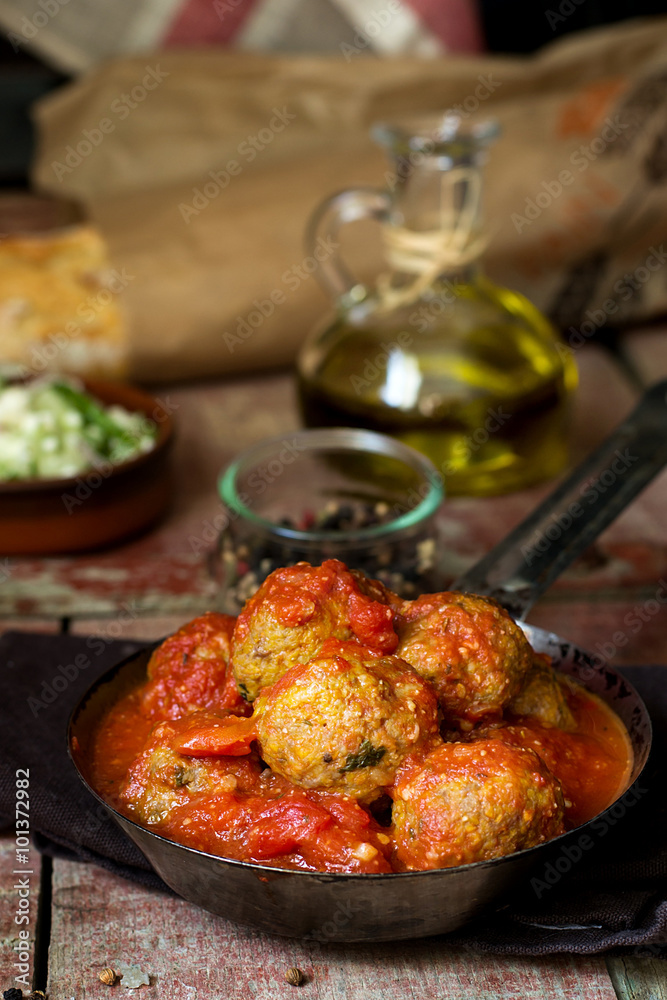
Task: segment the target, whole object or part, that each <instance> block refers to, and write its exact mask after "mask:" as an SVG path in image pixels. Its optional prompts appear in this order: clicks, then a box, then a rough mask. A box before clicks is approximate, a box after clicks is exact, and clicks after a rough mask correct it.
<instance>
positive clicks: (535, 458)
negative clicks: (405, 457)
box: [298, 116, 577, 495]
mask: <svg viewBox="0 0 667 1000" xmlns="http://www.w3.org/2000/svg"><path fill="white" fill-rule="evenodd" d="M438 128H439V129H440V132H438ZM494 132H495V130H493V129H491V127H490V126H487V128H486V131H484V129H483V128H482V129H481V130H480V127H478V129H477V131H474V130H473V131H467V132H462V131H461V123H460V122H459V121H458V120H457V121H456V122H452V121H451V120H450V118H449V117H448V116H447V117H446V118H445V119H444V120H441V122H440V124H439V126H438V125H437V124H436V125H431V127H430V130H425V129H424V128H422V129H421V131H419V132H417V133H415V132H414V131H410V130H409V129H405V128H391V129H387V128H385V127H380V128H379V129H378V130H376V133H377V134H379V135H380V138H381V139H382V140H383V141H385V143H386V144H387V145H389V146H390V149H391V150H392V152H393V153H394V155H395V156H396V157H397V159H398V165H397V172H396V177H397V178H398V182H397V184H396V186H395V190H394V192H393V193H391V194H389V193H388V192H370V191H350V192H344V193H343V194H342V195H338V196H336V197H335V199H332V201H331V202H329V204H328V205H325V207H324V210H323V211H322V212H321V213H320V217H319V220H317V221H316V224H315V226H314V228H313V234H312V238H313V239H316V238H317V236H318V235H321V234H322V233H323V232H326V231H329V232H331V231H332V230H333V229H334V227H335V225H336V224H337V222H338V219H339V217H340V216H342V218H343V219H344V220H348V219H349V218H352V217H356V218H358V217H361V216H363V215H368V214H372V215H374V217H376V218H380V219H381V221H383V222H384V233H385V242H386V246H387V249H388V256H389V261H390V264H391V265H392V268H393V270H392V274H391V275H390V276H389V277H387V276H382V277H381V278H380V279H379V280H378V284H377V288H376V289H375V290H367V289H364V288H362V287H361V286H359V285H354V284H352V283H351V282H350V279H349V278H348V277H347V274H346V272H345V271H344V270H343V268H342V266H341V265H340V264H339V262H338V261H337V260H336V259H335V258H333V259H332V260H330V261H327V262H326V265H325V267H324V269H323V277H324V278H325V279H326V281H327V283H328V285H329V286H330V287H331V288H332V289H333V290H334V293H335V294H337V301H338V312H337V315H336V317H335V318H334V319H333V320H331V321H330V322H328V323H327V324H326V325H325V326H324V327H323V328H321V329H320V330H318V331H316V332H315V334H314V335H313V336H311V338H310V339H309V340H308V341H307V342H306V344H305V345H304V348H303V349H302V351H301V355H300V357H299V361H298V392H299V401H300V406H301V410H302V415H303V419H304V422H305V423H306V424H307V426H310V427H318V426H363V427H368V428H371V429H373V430H377V431H381V432H383V433H386V434H390V435H393V436H394V437H397V438H399V439H400V440H402V441H404V442H405V443H406V444H409V445H412V446H413V447H414V448H416V449H418V450H419V451H421V452H423V453H424V454H426V455H427V456H428V457H429V458H430V459H431V460H432V461H433V463H434V465H435V466H436V468H437V469H438V471H439V472H440V473H441V474H442V475H443V477H444V480H445V489H446V492H447V493H448V494H449V495H460V494H463V495H490V494H496V493H504V492H508V491H511V490H515V489H520V488H522V487H525V486H528V485H532V484H534V483H537V482H540V481H542V480H545V479H548V478H551V477H553V476H555V475H557V474H558V472H559V471H560V470H561V469H562V467H563V466H564V464H565V463H566V461H567V426H568V411H569V400H570V397H571V395H572V392H573V390H574V388H575V386H576V380H577V375H576V368H575V366H574V362H573V360H572V357H571V352H569V351H568V350H567V348H565V346H564V345H562V344H561V343H560V341H559V339H558V337H557V334H556V332H555V330H554V329H553V327H552V326H551V324H550V323H549V322H548V321H547V320H546V319H545V318H544V316H542V315H541V313H540V312H539V311H538V310H537V309H536V308H535V307H534V306H533V305H532V304H531V303H530V302H529V301H528V300H527V299H526V298H524V297H523V296H522V295H519V294H518V293H515V292H512V291H510V290H508V289H504V288H500V287H498V286H496V285H494V284H492V283H491V282H490V281H488V280H487V279H486V278H484V277H483V276H482V275H481V273H480V269H479V264H478V259H477V258H478V257H479V254H480V246H481V241H480V237H479V229H478V208H479V185H478V183H476V180H475V178H478V177H479V166H480V157H481V152H482V150H483V148H484V146H485V144H486V143H487V142H488V141H489V139H490V138H491V137H492V135H493V134H494ZM416 138H417V139H419V142H416ZM419 143H421V145H422V155H421V156H420V157H416V156H415V155H414V150H415V149H419ZM457 171H458V173H457ZM443 181H444V183H443ZM436 223H440V226H439V227H438V225H436Z"/></svg>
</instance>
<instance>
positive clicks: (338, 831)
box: [118, 712, 391, 873]
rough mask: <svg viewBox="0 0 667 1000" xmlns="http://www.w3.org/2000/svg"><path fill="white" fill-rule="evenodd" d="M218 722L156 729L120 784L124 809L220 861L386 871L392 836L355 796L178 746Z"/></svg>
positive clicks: (193, 719) (205, 718) (200, 717)
mask: <svg viewBox="0 0 667 1000" xmlns="http://www.w3.org/2000/svg"><path fill="white" fill-rule="evenodd" d="M226 718H227V719H229V718H230V716H227V717H226ZM224 722H225V719H221V718H220V717H219V716H212V715H210V714H209V713H207V712H193V713H192V714H190V715H188V716H187V717H184V718H182V719H178V720H176V721H174V722H161V723H159V724H158V725H157V726H154V727H153V730H152V732H151V733H150V736H149V737H148V739H147V740H146V743H145V746H144V749H143V750H142V752H141V753H140V754H139V756H138V757H137V758H136V760H135V761H134V763H133V764H132V765H131V767H130V770H129V773H128V776H127V779H126V780H125V782H124V784H123V786H122V789H121V792H120V796H119V803H118V805H119V807H120V808H121V809H122V811H123V812H124V813H125V814H126V815H128V816H129V817H130V818H132V819H134V820H135V821H137V822H140V823H142V824H143V825H145V826H147V827H149V828H152V829H154V830H157V831H159V832H160V833H161V834H162V835H163V836H166V837H170V838H173V839H174V840H177V841H178V842H179V843H182V844H185V845H187V846H190V847H195V848H197V849H199V850H204V851H210V852H211V853H213V854H219V855H221V856H223V857H229V858H237V859H239V860H248V859H249V858H250V859H252V860H254V861H258V862H266V861H270V862H271V863H272V864H277V865H279V866H280V867H283V868H306V869H312V870H320V871H356V872H366V873H374V872H388V871H391V867H390V864H389V861H388V860H387V857H386V855H388V854H389V852H390V845H391V838H390V837H389V836H388V835H387V833H386V832H384V831H383V830H382V828H381V827H380V826H378V824H377V823H376V822H375V821H374V820H373V818H372V816H370V814H369V813H367V812H366V810H365V809H363V808H362V807H361V806H360V805H359V804H358V803H357V802H356V801H355V800H354V799H351V798H349V797H347V796H343V795H335V794H331V793H326V792H311V791H308V792H305V791H303V789H300V788H296V787H295V786H294V785H293V784H292V783H291V782H289V781H287V780H286V779H285V778H283V777H281V776H280V775H277V774H273V773H272V772H271V771H269V770H268V769H263V768H262V765H261V762H260V760H259V758H258V757H257V755H256V754H253V755H251V756H250V757H248V756H244V757H227V756H224V757H212V756H211V757H204V758H202V759H192V757H190V756H187V757H186V756H183V755H182V754H180V753H179V752H178V748H179V747H180V746H181V745H183V744H186V745H187V744H189V743H190V742H192V739H193V736H194V737H195V738H196V736H197V734H198V733H199V732H201V731H208V732H212V731H214V729H215V727H216V726H217V725H219V724H221V723H224Z"/></svg>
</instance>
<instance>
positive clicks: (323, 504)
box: [215, 428, 444, 614]
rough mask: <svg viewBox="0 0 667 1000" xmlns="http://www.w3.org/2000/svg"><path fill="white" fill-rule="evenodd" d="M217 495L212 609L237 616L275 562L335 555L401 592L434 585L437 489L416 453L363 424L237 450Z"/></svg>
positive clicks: (434, 476) (438, 480)
mask: <svg viewBox="0 0 667 1000" xmlns="http://www.w3.org/2000/svg"><path fill="white" fill-rule="evenodd" d="M219 491H220V495H221V497H222V500H223V502H224V504H225V506H226V509H227V515H228V521H227V525H226V527H225V528H224V529H223V530H222V532H221V534H220V536H219V539H218V545H217V552H216V558H215V574H216V576H217V578H218V580H219V582H220V599H219V601H218V607H219V608H220V610H222V611H224V612H226V613H228V614H237V613H238V612H239V611H240V610H241V608H242V607H243V605H244V603H245V601H246V600H247V599H248V598H249V597H250V596H252V594H253V593H254V592H255V590H256V589H257V587H258V586H259V585H260V584H261V583H262V581H263V580H264V579H265V578H266V577H267V576H268V574H269V573H271V572H272V571H273V570H274V569H276V568H277V567H279V566H289V565H293V564H294V563H297V562H300V561H306V562H310V563H312V564H314V565H319V564H320V563H321V562H322V561H323V560H325V559H332V558H333V559H340V560H341V561H342V562H344V563H345V564H346V565H347V566H348V567H349V568H350V569H360V570H362V571H363V572H364V573H366V574H367V575H368V576H372V577H375V578H376V579H380V580H382V581H383V583H385V584H386V585H387V586H388V587H390V588H391V589H392V590H393V591H395V592H396V593H398V594H400V595H401V596H403V597H414V596H415V595H416V594H419V593H426V592H429V591H436V590H438V589H442V587H441V573H440V570H439V565H438V545H437V538H436V524H435V520H434V515H435V513H436V511H437V510H438V508H439V507H440V505H441V503H442V500H443V497H444V488H443V482H442V477H441V476H440V475H439V473H438V472H437V471H436V469H435V468H434V466H433V465H432V463H431V462H430V461H429V460H428V459H427V458H425V457H424V456H423V455H421V454H419V453H418V452H416V451H415V450H414V449H412V448H410V447H408V446H407V445H404V444H402V443H401V442H400V441H396V440H394V439H392V438H389V437H386V436H385V435H383V434H376V433H374V432H372V431H367V430H356V429H352V428H350V429H348V428H334V429H324V430H310V431H299V432H297V433H294V434H289V435H283V436H282V437H277V438H272V439H270V440H268V441H263V442H261V443H260V444H257V445H255V446H254V447H253V448H250V449H249V450H248V451H246V452H244V453H243V454H241V455H239V457H238V458H237V459H236V460H235V461H234V462H232V464H231V465H230V466H228V468H227V469H226V470H225V471H224V473H223V474H222V476H221V477H220V481H219Z"/></svg>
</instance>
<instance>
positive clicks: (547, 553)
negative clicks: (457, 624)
mask: <svg viewBox="0 0 667 1000" xmlns="http://www.w3.org/2000/svg"><path fill="white" fill-rule="evenodd" d="M665 463H667V380H664V381H662V382H658V383H657V384H656V385H654V386H652V387H651V388H650V389H648V390H647V392H646V393H645V394H644V396H643V397H642V399H641V401H640V403H639V405H638V406H637V408H636V409H635V410H634V411H633V412H632V413H631V414H630V416H629V417H628V418H627V420H625V421H624V422H623V423H622V424H620V425H619V426H618V427H617V428H616V430H615V431H613V433H612V434H611V435H610V436H609V437H608V438H607V439H606V440H605V441H604V442H603V443H602V444H601V445H600V447H599V448H598V449H597V450H596V451H594V452H593V454H592V455H590V456H589V457H588V458H587V459H585V460H584V461H583V462H582V463H581V465H579V466H577V468H576V469H575V470H574V471H573V472H572V473H571V475H570V476H568V478H567V479H566V480H565V481H564V482H563V483H561V484H560V485H559V486H557V487H556V489H555V490H554V491H553V493H551V494H550V495H549V496H548V497H547V498H546V500H544V501H543V502H542V503H541V504H540V506H539V507H538V508H537V509H536V510H535V511H534V512H533V513H532V514H530V516H529V517H528V518H526V520H525V521H523V522H522V523H521V524H520V525H519V526H518V527H517V528H515V529H514V531H512V532H511V533H510V534H509V535H508V536H507V537H506V538H505V539H503V541H502V542H500V543H499V544H498V545H496V547H495V548H493V549H492V550H491V551H490V552H488V553H487V555H485V556H484V557H483V558H482V559H480V561H479V562H478V563H476V564H475V565H474V566H473V567H472V568H471V569H469V570H468V572H467V573H464V574H463V576H461V577H459V579H458V580H457V581H456V582H455V583H453V584H452V590H463V591H469V592H471V593H476V594H487V595H489V596H491V597H495V598H496V600H498V601H499V602H500V603H501V604H502V605H503V606H504V607H505V608H507V610H508V611H509V612H510V614H512V615H513V616H514V617H515V618H519V619H522V618H524V617H525V616H526V614H527V613H528V611H529V610H530V609H531V607H532V606H533V604H534V603H535V601H536V600H537V599H538V598H539V597H541V595H542V594H543V593H544V591H545V590H546V589H547V587H549V586H550V585H551V584H552V583H553V581H554V580H555V579H556V577H558V576H559V575H560V574H561V573H562V572H563V570H564V569H565V568H566V567H567V566H569V565H570V563H571V562H573V560H574V559H576V557H577V556H578V555H580V554H581V553H582V552H583V550H584V549H585V548H586V547H587V546H588V545H590V543H591V542H592V541H593V540H594V539H595V538H597V536H598V535H599V534H600V533H601V532H602V531H603V530H604V529H605V528H606V527H607V525H608V524H610V523H611V522H612V521H613V520H614V518H615V517H617V515H618V514H620V512H621V511H622V510H623V509H624V508H625V507H626V506H627V504H629V503H630V501H631V500H632V499H633V498H634V497H635V496H636V495H637V493H639V492H640V491H641V490H642V489H643V488H644V487H645V486H646V485H647V484H648V483H649V482H650V481H651V479H653V477H654V476H656V475H657V473H658V472H660V470H661V469H662V468H663V466H664V465H665Z"/></svg>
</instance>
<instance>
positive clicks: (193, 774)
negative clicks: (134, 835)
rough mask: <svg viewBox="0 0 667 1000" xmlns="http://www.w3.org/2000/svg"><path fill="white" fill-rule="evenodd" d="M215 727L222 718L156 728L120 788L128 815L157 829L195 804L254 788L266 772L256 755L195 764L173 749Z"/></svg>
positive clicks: (203, 715) (204, 716) (194, 718)
mask: <svg viewBox="0 0 667 1000" xmlns="http://www.w3.org/2000/svg"><path fill="white" fill-rule="evenodd" d="M216 721H219V717H218V716H211V715H210V714H209V713H208V712H193V713H191V714H189V715H188V716H186V717H184V718H181V719H178V720H176V721H173V722H169V721H165V722H160V723H159V724H158V725H157V726H154V727H153V729H152V731H151V733H150V735H149V737H148V739H147V741H146V744H145V746H144V749H143V750H142V751H141V753H140V754H139V756H138V757H137V758H136V760H135V761H134V763H133V764H132V766H131V767H130V769H129V771H128V774H127V778H126V780H125V782H124V784H123V786H122V788H121V791H120V804H121V807H123V809H124V811H125V812H127V813H128V814H129V815H131V816H132V818H133V819H136V820H138V821H139V822H140V823H144V824H145V825H147V826H159V825H161V824H164V823H165V822H166V821H167V820H168V819H169V818H170V816H171V815H172V813H173V812H174V810H177V809H179V808H180V807H181V806H183V805H189V804H190V803H191V802H192V801H193V800H194V799H204V798H207V797H208V798H210V797H211V796H213V795H216V794H220V793H222V792H234V791H247V790H248V789H250V788H252V787H253V785H254V783H255V782H256V780H257V778H258V777H259V775H260V774H261V771H262V766H261V762H260V760H259V758H258V757H257V755H256V754H254V755H252V756H244V757H206V758H203V759H201V760H197V759H193V758H192V757H185V756H183V755H182V754H181V753H179V752H178V751H177V750H176V749H174V746H175V745H178V744H179V743H180V742H182V741H184V740H187V737H188V735H189V734H190V733H191V732H192V731H193V729H194V730H197V729H199V728H200V727H201V726H202V725H206V724H208V725H211V724H214V723H215V722H216Z"/></svg>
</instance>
